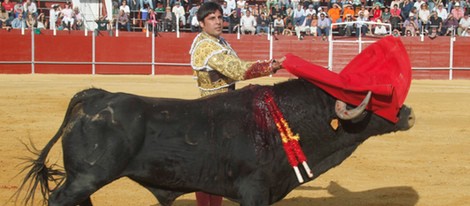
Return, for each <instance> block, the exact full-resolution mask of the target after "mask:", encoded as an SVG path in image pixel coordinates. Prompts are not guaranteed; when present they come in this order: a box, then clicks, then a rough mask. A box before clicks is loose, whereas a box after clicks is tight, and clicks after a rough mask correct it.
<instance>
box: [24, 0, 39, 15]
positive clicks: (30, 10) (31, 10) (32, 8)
mask: <svg viewBox="0 0 470 206" xmlns="http://www.w3.org/2000/svg"><path fill="white" fill-rule="evenodd" d="M23 8H24V11H25V14H32V15H33V16H34V17H37V16H38V13H37V11H38V8H37V6H36V3H34V2H32V0H26V1H25V2H24V4H23Z"/></svg>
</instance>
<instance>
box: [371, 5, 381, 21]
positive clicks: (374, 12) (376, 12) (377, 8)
mask: <svg viewBox="0 0 470 206" xmlns="http://www.w3.org/2000/svg"><path fill="white" fill-rule="evenodd" d="M381 17H382V8H380V3H378V2H376V3H375V5H374V8H372V17H371V18H370V20H371V21H377V19H379V18H381Z"/></svg>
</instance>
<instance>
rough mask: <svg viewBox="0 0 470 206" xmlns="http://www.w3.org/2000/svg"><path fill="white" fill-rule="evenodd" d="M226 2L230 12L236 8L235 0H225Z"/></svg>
mask: <svg viewBox="0 0 470 206" xmlns="http://www.w3.org/2000/svg"><path fill="white" fill-rule="evenodd" d="M225 2H227V7H228V8H229V9H230V13H231V12H232V11H233V10H235V9H237V1H235V0H225Z"/></svg>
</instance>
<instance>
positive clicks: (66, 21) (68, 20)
mask: <svg viewBox="0 0 470 206" xmlns="http://www.w3.org/2000/svg"><path fill="white" fill-rule="evenodd" d="M60 17H62V25H63V27H64V29H67V30H70V29H71V27H72V25H73V24H74V19H73V10H72V8H70V2H67V3H65V8H64V9H61V11H60Z"/></svg>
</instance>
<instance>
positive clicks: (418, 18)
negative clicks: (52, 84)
mask: <svg viewBox="0 0 470 206" xmlns="http://www.w3.org/2000/svg"><path fill="white" fill-rule="evenodd" d="M12 1H14V0H0V2H1V9H0V27H2V28H7V29H10V28H13V29H18V28H38V29H46V28H49V29H58V30H80V29H83V22H84V19H83V16H82V15H81V13H80V10H79V9H78V7H73V6H72V5H71V3H69V2H66V3H65V4H64V7H63V8H62V7H61V6H59V5H58V4H54V5H52V6H51V8H50V9H48V13H47V16H46V14H45V13H41V12H39V10H38V8H37V6H36V4H35V2H34V1H33V0H17V1H16V2H12ZM202 1H203V2H204V1H207V0H202ZM203 2H200V1H197V2H196V1H195V0H164V1H161V0H116V1H113V5H112V6H113V9H112V11H113V13H112V20H111V21H109V20H108V18H107V17H106V16H101V17H100V18H99V19H96V23H97V28H98V30H111V29H113V28H115V27H117V29H120V30H125V31H133V29H132V28H136V27H138V28H140V29H151V30H153V31H158V32H175V31H176V30H177V29H180V30H184V31H190V32H198V31H200V30H199V23H198V21H197V18H196V12H197V10H198V8H199V5H200V4H201V3H203ZM219 3H221V4H222V8H223V18H224V28H225V29H224V31H225V32H227V33H236V32H240V33H241V34H251V35H261V34H266V33H267V32H269V31H272V32H273V33H275V34H278V35H296V36H297V37H298V38H299V39H302V38H303V36H305V35H311V36H322V37H323V39H325V37H326V36H328V35H329V32H330V31H331V30H330V29H332V31H334V32H335V35H344V36H354V35H355V36H359V35H386V34H388V33H392V34H393V35H396V36H399V35H405V36H416V35H428V36H429V37H430V38H435V37H436V36H442V35H454V34H455V35H459V36H470V34H469V31H468V30H469V28H470V19H469V17H468V16H469V12H470V10H469V9H468V8H469V7H470V3H469V0H256V1H247V0H224V1H223V0H219ZM340 22H342V23H341V24H339V25H333V26H332V23H340ZM370 22H374V24H372V23H370ZM386 25H391V26H386Z"/></svg>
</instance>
